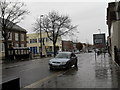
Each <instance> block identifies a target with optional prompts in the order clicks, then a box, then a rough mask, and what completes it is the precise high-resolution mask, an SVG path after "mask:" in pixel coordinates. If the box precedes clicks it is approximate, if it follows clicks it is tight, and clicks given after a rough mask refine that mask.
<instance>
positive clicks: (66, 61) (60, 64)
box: [49, 52, 77, 70]
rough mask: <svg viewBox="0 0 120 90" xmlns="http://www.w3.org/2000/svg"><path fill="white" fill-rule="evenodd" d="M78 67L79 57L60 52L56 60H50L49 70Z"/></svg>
mask: <svg viewBox="0 0 120 90" xmlns="http://www.w3.org/2000/svg"><path fill="white" fill-rule="evenodd" d="M73 65H74V66H75V67H77V57H76V55H75V54H74V53H72V52H59V53H58V54H57V55H56V57H55V58H53V59H51V60H49V68H50V70H53V69H55V68H70V67H71V66H73Z"/></svg>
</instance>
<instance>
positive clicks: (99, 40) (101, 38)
mask: <svg viewBox="0 0 120 90" xmlns="http://www.w3.org/2000/svg"><path fill="white" fill-rule="evenodd" d="M93 43H94V46H95V47H96V48H104V47H105V45H106V40H105V33H102V34H93Z"/></svg>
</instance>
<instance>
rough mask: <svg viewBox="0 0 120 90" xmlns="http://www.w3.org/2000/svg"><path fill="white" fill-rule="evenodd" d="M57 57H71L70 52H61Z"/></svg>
mask: <svg viewBox="0 0 120 90" xmlns="http://www.w3.org/2000/svg"><path fill="white" fill-rule="evenodd" d="M56 58H70V53H59V54H57V56H56Z"/></svg>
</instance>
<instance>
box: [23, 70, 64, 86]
mask: <svg viewBox="0 0 120 90" xmlns="http://www.w3.org/2000/svg"><path fill="white" fill-rule="evenodd" d="M62 72H63V71H60V72H57V73H54V74H52V75H51V76H48V77H46V78H44V79H42V80H39V81H36V82H35V83H32V84H30V85H28V86H25V87H24V88H39V87H38V86H39V85H40V84H41V83H42V82H45V81H47V80H49V79H51V78H53V77H55V76H57V75H59V74H61V73H62Z"/></svg>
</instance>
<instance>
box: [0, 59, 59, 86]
mask: <svg viewBox="0 0 120 90" xmlns="http://www.w3.org/2000/svg"><path fill="white" fill-rule="evenodd" d="M48 60H49V58H44V59H42V60H40V59H36V60H32V61H23V62H18V63H12V64H3V70H2V81H3V82H6V81H8V80H11V79H14V78H16V77H19V78H20V84H21V85H20V87H21V88H23V87H25V86H27V85H29V84H31V83H34V82H36V81H37V80H41V79H43V78H45V77H47V76H50V75H53V74H55V73H57V72H59V71H50V70H49V68H48Z"/></svg>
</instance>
